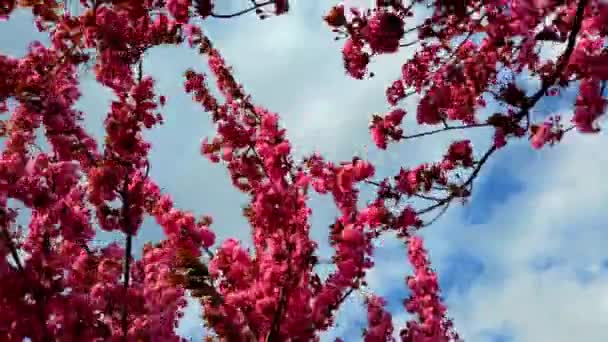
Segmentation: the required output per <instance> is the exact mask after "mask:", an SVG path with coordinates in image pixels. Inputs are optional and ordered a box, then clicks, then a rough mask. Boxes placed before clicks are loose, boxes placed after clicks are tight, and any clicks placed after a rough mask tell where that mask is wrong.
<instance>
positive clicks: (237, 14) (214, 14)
mask: <svg viewBox="0 0 608 342" xmlns="http://www.w3.org/2000/svg"><path fill="white" fill-rule="evenodd" d="M254 3H255V2H254ZM273 3H274V0H268V1H265V2H261V3H256V4H255V5H254V6H252V7H249V8H246V9H243V10H240V11H238V12H235V13H231V14H217V13H211V16H212V17H214V18H218V19H229V18H234V17H238V16H240V15H243V14H247V13H249V12H253V11H255V10H256V9H258V8H260V7H264V6H267V5H270V4H273Z"/></svg>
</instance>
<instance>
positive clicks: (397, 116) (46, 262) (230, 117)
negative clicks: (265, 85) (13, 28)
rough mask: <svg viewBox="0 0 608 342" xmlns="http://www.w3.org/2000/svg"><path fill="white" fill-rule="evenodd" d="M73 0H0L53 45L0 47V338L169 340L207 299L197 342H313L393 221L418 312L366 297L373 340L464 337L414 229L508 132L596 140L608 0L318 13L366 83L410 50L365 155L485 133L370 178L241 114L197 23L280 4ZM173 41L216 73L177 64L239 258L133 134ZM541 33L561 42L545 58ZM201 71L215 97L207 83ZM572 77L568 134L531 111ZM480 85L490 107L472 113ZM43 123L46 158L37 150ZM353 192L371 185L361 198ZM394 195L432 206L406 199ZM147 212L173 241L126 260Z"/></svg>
mask: <svg viewBox="0 0 608 342" xmlns="http://www.w3.org/2000/svg"><path fill="white" fill-rule="evenodd" d="M72 5H74V4H72ZM78 6H79V10H78V11H75V12H72V13H71V12H70V11H68V8H73V7H74V6H67V3H66V2H65V1H59V0H19V1H16V0H0V16H2V18H3V19H5V20H11V15H12V14H13V13H14V10H15V9H16V8H17V7H21V8H24V9H29V10H31V12H32V13H33V15H34V16H35V18H36V25H37V28H38V29H39V30H40V31H42V32H46V33H48V35H49V37H50V42H51V43H50V45H49V46H44V45H43V44H41V43H37V42H34V43H32V44H31V46H30V49H29V51H28V53H27V55H26V56H25V57H23V58H14V57H10V56H5V55H2V54H0V112H3V113H5V114H7V113H8V119H6V120H5V121H2V126H1V128H2V130H1V131H2V132H1V133H2V134H3V136H4V137H5V138H4V144H5V145H4V149H3V150H2V155H1V159H0V256H1V258H0V312H1V314H0V336H1V338H0V339H2V340H6V341H23V339H24V338H29V339H30V340H32V341H114V340H116V341H123V340H126V341H165V340H166V341H173V340H179V339H180V338H179V337H178V336H177V335H176V332H175V327H176V325H177V321H178V319H179V318H180V317H181V316H182V315H183V313H182V309H183V308H184V306H185V305H186V300H185V296H186V294H187V293H190V294H191V295H192V296H194V297H196V298H198V299H199V300H200V302H201V304H202V305H203V312H202V313H201V314H202V315H203V318H204V319H205V322H206V324H207V326H208V329H209V331H210V335H209V339H211V340H214V339H217V340H222V341H287V340H289V341H305V340H318V339H319V333H320V332H322V331H325V330H327V329H330V328H331V326H332V324H333V323H334V321H335V319H336V317H335V314H336V312H337V309H338V308H339V307H340V305H341V304H342V303H343V302H344V300H345V299H346V298H347V297H348V296H349V295H350V294H351V293H352V292H353V291H357V290H359V289H360V288H362V287H364V286H365V275H366V272H367V271H368V270H369V269H370V268H371V267H373V265H374V262H373V245H372V242H373V241H374V240H375V239H377V238H379V237H380V236H381V235H382V234H384V233H386V232H396V233H397V234H398V236H399V237H400V238H401V239H402V240H403V242H404V243H405V244H407V248H408V258H409V261H410V263H411V265H412V267H413V270H414V271H413V275H411V276H408V277H407V279H405V284H404V285H405V286H407V287H408V288H409V289H410V290H411V291H410V297H409V298H407V299H406V300H405V301H404V310H407V311H408V312H409V313H411V314H412V319H411V320H410V321H409V322H408V323H407V324H406V325H405V326H402V327H393V324H392V320H391V315H390V314H389V313H388V312H387V311H386V310H385V308H384V306H385V302H384V300H383V299H382V298H380V297H378V296H375V295H373V294H369V293H367V294H366V296H367V300H366V305H367V309H368V325H369V326H368V328H367V329H366V330H365V331H364V339H365V341H389V340H393V339H394V335H395V333H398V336H400V339H401V340H402V341H415V342H426V341H428V342H441V341H456V340H459V337H458V334H457V333H456V332H455V329H454V327H453V326H452V323H451V321H450V320H449V319H448V318H447V314H446V308H445V307H444V305H443V304H442V302H441V297H440V292H439V287H438V281H437V275H436V274H435V272H434V271H433V270H432V269H431V267H430V261H429V260H428V258H427V255H426V251H425V249H424V247H423V241H422V239H421V238H420V237H419V236H418V235H417V234H416V231H417V230H419V229H421V228H423V227H425V226H428V225H429V224H430V223H432V222H433V220H434V218H435V217H437V215H440V214H441V213H443V212H444V211H445V210H446V209H447V208H448V206H449V205H450V204H451V203H452V202H454V201H456V200H458V199H464V198H467V197H468V196H470V194H471V189H472V186H473V184H474V182H475V179H476V177H477V176H478V174H479V173H480V172H481V170H482V167H483V165H484V164H485V163H486V161H487V160H488V159H489V158H490V157H491V156H492V155H493V154H495V153H497V152H498V151H500V150H501V149H503V148H506V147H507V145H508V143H509V141H511V140H513V139H518V138H525V137H529V139H530V141H531V145H532V147H533V148H537V149H540V148H543V147H544V146H545V145H547V144H549V145H551V144H554V143H557V142H559V141H560V140H561V139H563V138H564V137H565V134H566V133H567V132H570V131H572V133H568V134H574V133H576V132H579V133H596V132H598V131H599V127H598V125H597V120H598V118H599V117H600V116H601V115H602V114H603V113H604V110H605V105H606V100H605V99H604V97H603V92H604V88H605V80H607V79H608V68H607V67H606V65H608V63H607V62H608V50H606V35H607V33H608V4H606V3H604V2H602V1H600V0H534V1H532V0H487V1H480V0H457V1H442V0H436V1H433V0H425V1H420V0H413V1H411V2H408V1H407V0H404V1H401V0H377V1H375V2H372V3H371V4H370V8H369V9H357V8H350V7H349V6H348V5H344V4H342V5H336V6H335V7H332V8H328V13H327V15H326V16H325V18H324V20H325V21H326V23H327V24H328V26H329V27H330V28H332V29H333V30H334V31H335V32H336V35H337V37H336V38H337V39H338V40H339V39H343V40H344V48H343V50H342V54H343V58H344V66H345V70H346V73H347V74H348V75H350V76H351V77H354V78H357V79H362V82H364V80H363V79H365V78H367V77H371V76H373V73H372V72H370V71H369V70H368V64H369V62H370V60H371V59H373V58H374V57H375V56H377V55H380V54H389V53H395V52H397V51H399V50H400V49H402V48H406V47H407V48H409V49H416V52H415V54H414V55H413V57H412V58H411V59H410V60H407V61H405V63H404V64H403V67H402V70H401V76H400V77H399V78H398V79H397V80H396V81H395V82H394V83H392V84H390V85H389V86H388V88H387V90H386V97H387V101H388V103H389V104H390V105H391V106H392V107H393V110H391V111H390V112H389V113H387V114H386V115H374V116H373V117H372V120H371V125H370V131H371V135H372V139H373V141H374V142H375V144H376V145H377V147H379V148H380V149H386V148H387V145H388V143H396V142H399V141H402V140H408V139H414V138H418V137H423V136H430V135H434V134H440V133H441V132H444V131H450V130H466V129H475V128H477V127H490V128H493V129H494V132H495V134H494V140H493V141H491V142H489V147H488V149H487V150H485V151H482V153H481V156H480V157H474V151H473V146H472V144H471V143H470V141H469V140H461V141H455V142H453V143H452V144H451V145H450V147H449V149H448V150H447V151H446V153H445V156H444V157H443V159H442V160H439V161H436V162H429V163H426V164H423V165H419V166H417V167H413V168H406V167H405V166H404V167H403V168H401V171H400V172H399V173H398V174H397V175H395V176H394V177H387V178H384V179H379V178H377V177H378V176H376V175H375V170H374V167H373V165H372V164H371V163H370V162H369V161H365V160H362V159H360V158H356V157H355V158H353V159H352V160H350V161H348V162H341V163H340V162H332V161H329V160H327V159H325V158H323V156H321V155H319V154H311V155H309V156H308V157H307V158H305V159H304V160H303V161H302V162H296V161H295V160H294V159H293V158H292V156H291V148H292V147H291V144H290V142H289V140H288V136H287V133H286V131H285V129H282V128H281V127H280V125H279V120H280V117H279V116H278V115H277V114H275V113H272V112H270V111H269V110H267V109H265V108H263V107H260V106H258V105H256V104H254V102H253V100H252V99H251V97H250V96H249V95H247V93H246V91H245V89H244V88H243V87H242V86H241V85H240V84H239V83H238V82H237V81H236V79H235V78H234V76H233V75H232V72H231V70H230V68H229V67H228V66H227V64H226V62H225V60H224V59H223V57H222V55H221V53H220V51H218V50H217V49H216V48H215V47H214V46H213V44H212V42H211V41H210V39H209V38H208V37H207V36H206V35H205V34H204V32H203V28H201V27H199V26H197V25H195V24H194V19H195V18H199V19H205V18H208V17H215V18H225V19H229V18H231V17H235V16H239V15H254V14H253V13H255V15H258V16H259V17H260V18H262V19H265V18H268V17H270V16H272V15H280V14H283V13H286V12H287V11H288V10H289V6H288V2H287V0H269V1H262V0H251V6H250V7H248V8H244V9H242V10H241V11H238V12H235V13H218V11H216V10H215V8H214V6H213V2H212V1H211V0H167V1H163V0H81V1H80V4H78ZM328 7H329V6H328ZM416 9H423V10H426V11H427V12H429V13H430V15H429V16H428V17H427V18H425V20H424V21H423V22H422V23H421V24H419V25H414V24H412V23H413V20H412V19H411V18H412V17H413V14H414V11H415V10H416ZM319 20H321V18H319ZM182 43H183V44H187V45H188V46H190V47H191V48H193V49H196V50H197V51H198V52H199V53H200V54H201V55H202V56H204V57H205V58H206V60H207V62H208V64H209V68H210V70H211V73H212V75H206V74H202V73H197V72H195V71H193V70H185V73H184V76H185V83H184V87H185V91H186V92H188V93H190V94H191V95H192V97H193V98H194V100H195V101H196V102H197V103H199V104H200V106H201V111H204V112H206V113H208V114H209V115H210V117H211V119H212V120H213V122H214V124H215V127H216V132H215V136H213V137H210V138H209V139H205V140H204V143H203V145H202V148H201V152H202V154H203V155H205V156H206V157H207V158H208V159H209V160H210V161H211V162H214V163H221V164H223V165H225V166H226V168H227V169H228V171H229V173H230V176H231V178H232V182H233V185H234V186H235V187H236V188H237V189H238V190H240V191H242V192H243V193H245V194H247V195H248V198H249V205H248V206H247V208H246V209H245V211H244V214H245V216H246V217H247V219H248V221H249V223H250V226H251V231H252V235H253V247H254V248H253V250H248V249H246V248H245V247H244V246H242V245H241V244H240V243H239V242H238V241H236V240H234V239H228V240H226V241H222V242H216V241H215V235H214V233H213V230H212V228H211V227H210V226H211V224H212V220H211V218H210V217H201V218H196V217H195V216H194V215H193V214H191V213H189V212H185V211H182V210H180V209H178V208H176V207H175V206H174V204H173V201H172V200H171V197H170V195H169V194H165V193H163V192H162V191H161V189H160V188H159V186H158V185H157V184H156V183H155V182H154V180H153V179H152V178H151V177H150V176H149V174H148V170H149V167H150V163H149V159H148V153H149V150H150V148H151V147H150V144H149V143H148V142H146V141H145V140H144V138H143V134H142V133H143V132H144V131H145V130H148V129H151V128H152V127H154V126H158V125H160V124H161V123H162V120H163V118H162V115H161V112H162V106H163V105H164V103H165V97H164V96H163V95H162V94H155V92H154V90H153V86H154V80H153V79H152V78H151V77H149V76H146V74H145V70H143V69H142V64H141V60H142V56H143V53H144V52H145V51H146V50H147V49H150V48H152V47H154V46H158V45H161V44H182ZM543 44H553V46H554V47H555V48H556V49H558V50H559V51H560V53H559V54H558V55H557V57H556V58H549V59H543V58H542V56H541V55H540V52H539V47H541V46H542V45H543ZM336 53H338V52H336ZM85 63H89V64H90V63H93V65H94V67H93V68H94V72H95V76H96V79H97V81H98V82H99V83H100V84H102V85H103V86H105V87H108V88H109V89H111V91H112V92H113V93H114V94H115V96H116V100H114V101H113V102H112V104H111V107H110V108H109V109H108V114H107V117H106V119H105V122H104V123H105V134H106V137H105V142H104V143H103V145H102V146H97V143H96V141H95V140H94V139H93V138H92V137H91V136H90V135H89V134H88V133H87V131H86V129H85V127H83V123H82V120H83V117H84V116H85V115H86V113H83V112H80V111H78V110H76V109H74V103H75V101H76V100H77V99H78V98H79V96H80V91H79V81H78V70H79V67H80V66H81V65H83V64H85ZM501 72H508V73H510V74H511V75H515V76H517V75H523V74H526V75H528V76H530V77H536V78H537V79H539V80H540V84H541V86H540V87H539V89H537V90H535V91H534V92H532V93H528V92H526V90H524V89H521V88H519V87H518V86H517V84H516V83H515V82H514V78H510V79H507V80H504V79H501V78H500V77H499V74H500V73H501ZM211 76H212V77H213V79H214V80H215V84H216V86H217V89H218V90H219V94H220V95H221V96H219V97H218V96H215V95H214V93H213V92H212V91H211V88H210V87H209V86H208V82H209V81H210V80H211V79H212V78H211ZM566 88H572V89H575V90H576V91H577V94H578V97H577V99H576V102H575V103H573V104H572V106H573V113H574V114H573V116H572V117H571V118H567V120H568V121H570V122H571V123H572V124H571V125H569V126H567V127H564V126H563V125H562V124H561V118H560V117H558V116H549V117H548V118H547V119H546V120H544V121H542V122H533V121H532V119H531V116H530V112H531V111H532V110H533V109H534V107H535V106H536V105H537V103H538V102H539V101H540V100H541V99H542V98H543V97H551V96H559V95H560V92H561V91H563V89H566ZM414 94H417V95H418V96H420V97H421V99H420V101H419V103H418V105H417V107H416V119H417V122H418V124H420V125H422V126H431V127H430V128H429V129H428V130H427V131H424V132H422V133H417V134H413V135H405V134H404V129H403V128H402V124H401V123H402V120H403V118H404V117H405V115H407V113H406V111H405V110H404V109H402V108H400V106H399V105H400V101H402V100H404V99H405V98H406V97H408V96H412V95H414ZM489 97H491V98H493V100H495V101H498V102H500V103H502V104H504V106H503V108H504V110H503V111H502V112H497V113H495V114H493V115H490V116H488V117H480V115H478V113H479V111H480V109H481V108H483V107H485V106H486V101H487V99H488V98H489ZM37 134H44V136H45V137H46V139H47V141H48V142H49V146H50V148H49V151H44V150H41V149H37V145H36V144H35V139H36V136H37ZM457 175H458V177H457ZM362 186H370V187H376V188H377V192H376V196H375V199H374V200H373V201H372V202H371V203H370V204H368V205H367V206H365V207H364V208H363V209H359V208H358V206H357V203H358V202H357V200H358V194H359V189H360V188H361V187H362ZM309 191H315V192H317V193H319V194H326V195H328V196H331V198H332V199H333V201H334V202H335V203H336V205H337V207H338V208H339V216H338V217H337V218H336V220H335V222H333V223H332V224H331V225H330V228H329V230H328V235H329V240H330V242H331V245H332V247H333V248H334V256H333V258H332V262H333V263H334V264H335V266H336V267H335V272H334V273H332V274H330V275H329V276H328V277H327V278H325V279H322V278H321V277H320V276H319V275H318V274H317V273H316V272H315V271H314V269H313V268H314V266H315V265H316V264H317V263H318V257H317V254H316V249H317V244H316V243H315V241H313V240H312V239H311V237H310V223H309V215H310V208H309V207H308V204H307V193H308V192H309ZM408 198H419V199H422V200H425V201H427V202H428V205H427V206H424V207H414V206H411V205H403V201H404V200H406V199H408ZM9 200H10V201H9ZM15 202H18V203H21V204H22V205H23V206H25V207H27V208H29V209H31V213H32V214H31V220H30V222H29V225H28V228H27V230H24V229H21V227H19V226H18V225H17V224H16V219H17V216H18V215H19V211H18V210H17V209H16V208H15V207H13V206H11V203H15ZM145 215H150V216H153V217H154V218H155V219H156V221H157V223H158V224H159V225H160V226H161V227H162V228H163V230H164V233H165V237H164V239H163V240H162V241H161V242H159V243H157V244H147V245H146V246H145V247H144V249H143V256H142V258H141V259H139V260H134V258H133V256H132V254H133V251H132V249H133V248H132V245H133V243H132V239H133V237H134V236H136V235H137V234H139V233H140V231H139V228H140V226H141V224H142V221H143V217H144V216H145ZM97 228H99V229H103V230H106V231H119V232H122V234H123V235H124V239H125V244H124V247H121V246H119V245H118V244H115V243H109V244H107V245H105V246H101V247H93V246H92V245H91V240H92V239H93V237H94V236H95V233H96V229H97Z"/></svg>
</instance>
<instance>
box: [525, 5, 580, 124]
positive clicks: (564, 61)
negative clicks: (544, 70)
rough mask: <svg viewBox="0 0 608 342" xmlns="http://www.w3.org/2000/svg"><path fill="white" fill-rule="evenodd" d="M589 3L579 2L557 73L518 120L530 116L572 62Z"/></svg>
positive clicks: (554, 73) (535, 96)
mask: <svg viewBox="0 0 608 342" xmlns="http://www.w3.org/2000/svg"><path fill="white" fill-rule="evenodd" d="M587 1H588V0H580V1H579V2H578V5H577V8H576V16H575V17H574V22H573V23H572V31H571V32H570V35H569V36H568V45H567V46H566V51H564V54H563V55H562V56H561V57H560V61H559V62H558V64H557V66H556V67H555V71H554V72H553V74H551V76H550V77H549V79H548V80H546V81H543V83H542V87H541V88H540V89H539V90H538V91H537V92H536V93H535V94H534V95H532V97H531V98H529V99H528V101H527V102H526V103H525V104H524V105H523V107H522V110H521V111H520V112H519V114H518V115H517V119H518V120H521V119H522V118H524V117H526V116H527V115H528V113H529V112H530V109H531V108H532V107H534V105H535V104H536V103H537V102H538V101H539V100H540V99H541V98H542V97H543V96H544V95H545V93H546V92H547V90H549V88H550V87H552V86H553V85H554V84H555V82H556V81H557V80H558V78H559V77H560V76H561V74H562V72H563V71H564V69H565V68H566V66H567V65H568V63H569V62H570V56H571V55H572V53H573V52H574V47H575V45H576V38H577V36H578V33H579V31H580V30H581V26H582V22H583V15H584V13H585V7H586V6H587Z"/></svg>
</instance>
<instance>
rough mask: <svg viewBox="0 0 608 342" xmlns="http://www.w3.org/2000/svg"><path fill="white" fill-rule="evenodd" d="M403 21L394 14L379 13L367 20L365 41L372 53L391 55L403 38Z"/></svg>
mask: <svg viewBox="0 0 608 342" xmlns="http://www.w3.org/2000/svg"><path fill="white" fill-rule="evenodd" d="M404 33H405V31H404V29H403V20H402V19H401V18H400V17H399V16H397V15H396V14H394V13H391V12H385V11H379V12H376V14H375V15H374V16H373V17H372V18H371V19H370V20H369V23H368V27H367V35H366V39H367V42H368V43H369V46H370V48H371V49H372V51H373V52H374V53H392V52H396V51H397V50H398V49H399V41H400V40H401V38H403V35H404Z"/></svg>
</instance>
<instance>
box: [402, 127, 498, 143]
mask: <svg viewBox="0 0 608 342" xmlns="http://www.w3.org/2000/svg"><path fill="white" fill-rule="evenodd" d="M489 126H491V125H490V124H488V123H482V124H470V125H462V126H447V127H444V128H439V129H436V130H433V131H428V132H422V133H416V134H411V135H403V136H401V139H404V140H407V139H414V138H419V137H424V136H427V135H433V134H437V133H441V132H445V131H451V130H455V129H466V128H474V127H489Z"/></svg>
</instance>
